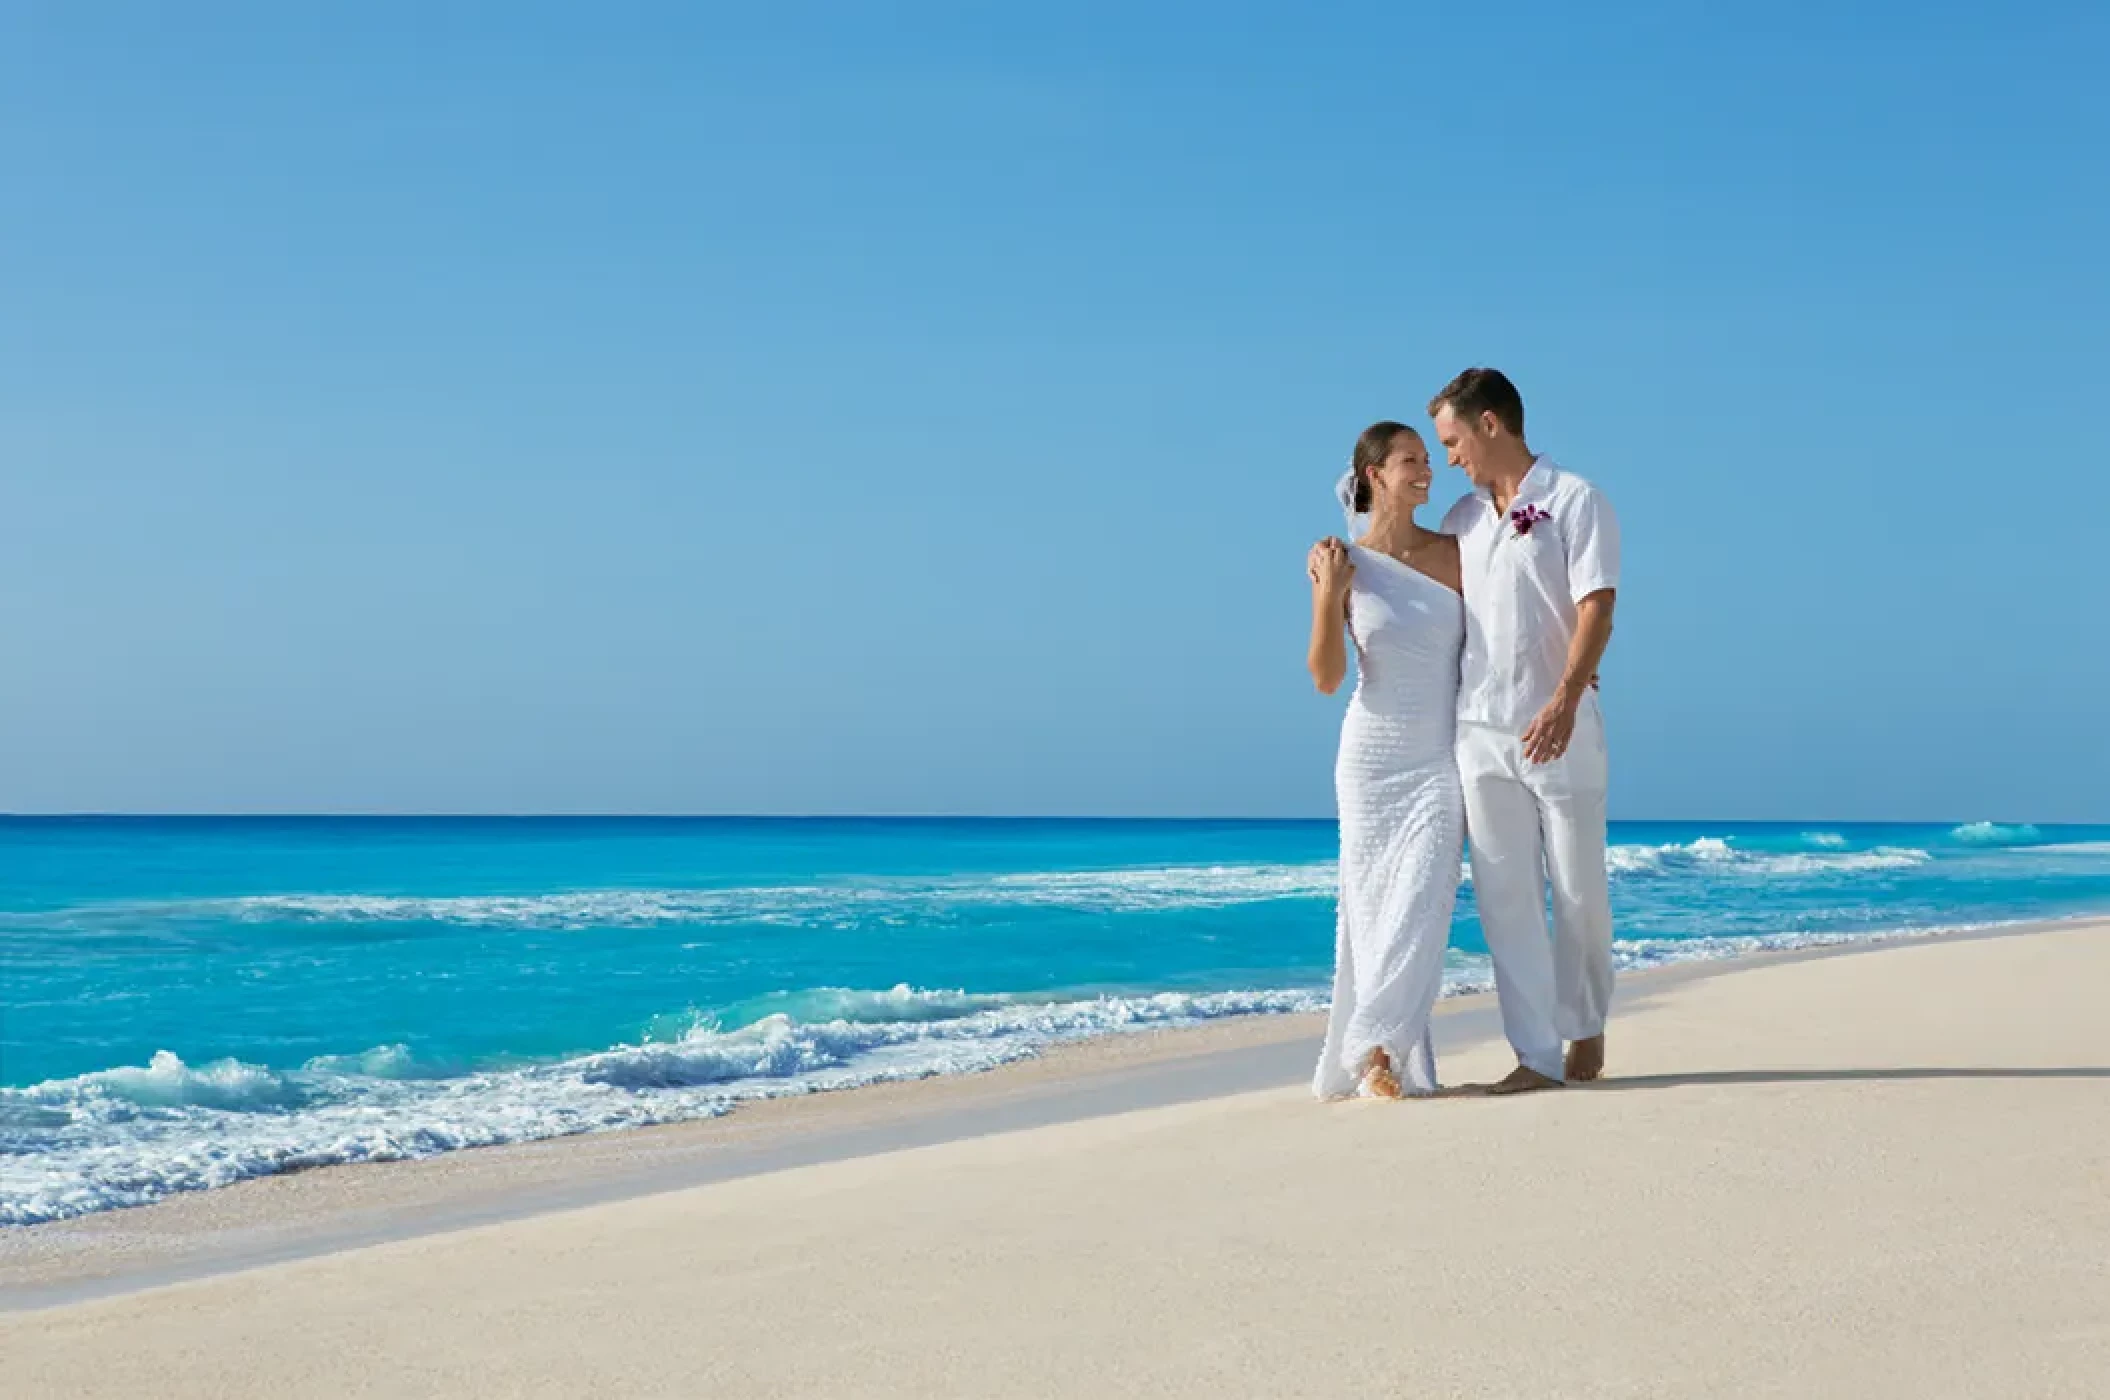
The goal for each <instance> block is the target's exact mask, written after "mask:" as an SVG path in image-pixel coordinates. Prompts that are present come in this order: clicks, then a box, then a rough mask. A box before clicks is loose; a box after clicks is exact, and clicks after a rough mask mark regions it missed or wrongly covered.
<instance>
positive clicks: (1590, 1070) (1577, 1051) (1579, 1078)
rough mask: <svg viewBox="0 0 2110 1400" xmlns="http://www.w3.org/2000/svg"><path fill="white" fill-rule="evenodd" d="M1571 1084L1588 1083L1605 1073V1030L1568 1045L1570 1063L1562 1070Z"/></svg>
mask: <svg viewBox="0 0 2110 1400" xmlns="http://www.w3.org/2000/svg"><path fill="white" fill-rule="evenodd" d="M1562 1073H1563V1074H1565V1075H1566V1076H1567V1080H1568V1082H1569V1083H1570V1084H1587V1083H1589V1082H1590V1081H1591V1080H1593V1079H1595V1078H1596V1077H1597V1076H1598V1075H1600V1074H1603V1073H1604V1032H1602V1031H1599V1032H1598V1033H1597V1034H1596V1035H1593V1036H1591V1037H1590V1038H1589V1039H1588V1040H1578V1041H1576V1042H1575V1043H1574V1044H1573V1045H1570V1046H1569V1047H1568V1065H1567V1068H1566V1069H1565V1070H1563V1071H1562Z"/></svg>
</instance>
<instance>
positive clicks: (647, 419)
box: [0, 0, 2110, 821]
mask: <svg viewBox="0 0 2110 1400" xmlns="http://www.w3.org/2000/svg"><path fill="white" fill-rule="evenodd" d="M325 10H327V11H328V13H327V14H325V13H324V11H325ZM882 11H883V14H882ZM2106 68H2110V17H2106V11H2105V10H2104V8H2103V7H2102V6H2100V5H2094V4H2068V5H2033V4H2028V3H2019V4H2007V5H2001V6H1984V5H1968V6H1967V5H1960V4H1945V3H1931V4H1919V5H1909V6H1908V5H1902V4H1900V5H1895V6H1837V5H1831V4H1825V5H1817V4H1801V3H1789V4H1780V3H1774V4H1768V5H1764V6H1755V5H1751V6H1747V5H1721V6H1716V5H1706V6H1702V5H1698V4H1682V5H1662V6H1633V5H1616V4H1615V5H1600V6H1583V5H1572V4H1518V5H1505V6H1469V5H1445V6H1420V5H1400V4H1342V5H1326V6H1270V7H1265V8H1262V7H1252V6H1245V5H1237V4H1223V3H1218V4H1211V5H1206V6H1203V5H1192V6H1171V5H1157V6H1137V5H1132V4H1100V3H1065V4H1062V5H1041V4H1033V5H1026V4H1017V5H982V4H954V5H908V6H899V7H896V6H888V7H878V6H847V5H845V6H840V7H822V6H816V5H806V4H796V3H787V4H769V5H756V4H745V5H738V6H731V5H727V6H716V5H711V6H706V5H701V4H696V5H687V4H626V5H614V6H588V5H575V4H562V5H558V4H533V5H530V4H506V5H500V4H495V3H494V4H481V5H470V4H450V5H428V4H423V3H419V4H403V3H386V4H384V3H376V4H365V5H356V6H332V7H319V6H292V5H286V6H281V5H269V4H263V3H253V4H246V5H231V4H199V5H184V6H173V5H161V4H154V5H147V4H122V3H118V4H99V5H77V4H62V3H58V0H46V2H45V3H25V2H24V0H14V2H13V3H0V643H4V646H5V657H4V661H0V667H4V670H0V679H4V684H0V809H4V810H14V811H47V810H147V811H230V810H232V811H241V810H263V811H343V810H380V811H458V812H477V811H692V812H958V813H1049V814H1055V813H1063V814H1070V813H1100V814H1197V815H1215V814H1223V815H1275V814H1285V815H1301V814H1322V813H1326V812H1328V811H1330V810H1331V801H1332V792H1331V781H1332V773H1331V770H1332V752H1333V745H1334V741H1335V734H1336V726H1337V724H1338V715H1339V708H1340V701H1339V700H1338V699H1334V700H1328V699H1326V698H1324V697H1320V696H1318V695H1316V694H1314V693H1313V692H1312V690H1311V688H1310V684H1309V682H1308V681H1307V679H1306V678H1305V675H1304V671H1303V653H1304V641H1305V628H1306V621H1307V615H1308V594H1307V592H1306V583H1305V579H1304V574H1303V558H1304V552H1305V550H1306V548H1307V547H1308V545H1309V544H1310V542H1311V540H1312V539H1313V538H1315V537H1316V536H1317V535H1319V534H1321V533H1324V532H1327V531H1329V530H1334V529H1337V528H1338V526H1339V519H1338V516H1337V514H1336V513H1335V511H1334V508H1333V505H1332V501H1331V496H1330V488H1331V484H1332V481H1333V478H1334V475H1335V474H1336V473H1337V472H1338V471H1339V470H1340V468H1341V467H1342V466H1343V465H1344V463H1345V459H1346V455H1347V452H1348V449H1349V447H1350V445H1351V443H1352V442H1353V440H1354V438H1355V436H1356V433H1357V432H1358V431H1359V430H1360V429H1361V428H1362V427H1363V426H1364V425H1365V424H1366V423H1368V422H1369V421H1371V420H1373V419H1377V418H1381V417H1402V418H1406V419H1408V420H1409V421H1420V420H1421V412H1422V406H1423V404H1424V403H1425V402H1426V400H1427V398H1428V396H1429V394H1430V393H1431V392H1432V391H1433V390H1434V389H1436V388H1437V387H1438V386H1440V385H1441V384H1442V383H1443V382H1444V381H1445V380H1446V379H1447V378H1449V377H1450V375H1451V374H1452V373H1453V372H1455V371H1456V370H1458V369H1460V368H1462V367H1464V366H1466V365H1469V364H1476V363H1487V364H1495V365H1499V366H1501V367H1502V368H1504V369H1506V370H1508V371H1509V372H1510V374H1511V375H1512V377H1514V378H1515V379H1516V380H1517V382H1518V383H1519V385H1520V386H1521V387H1522V389H1523V391H1524V395H1525V401H1526V404H1527V406H1528V410H1529V415H1530V423H1529V426H1530V436H1531V439H1532V442H1533V444H1534V446H1536V447H1538V448H1539V449H1540V450H1542V451H1547V452H1550V453H1552V454H1553V455H1555V456H1556V457H1558V458H1559V459H1561V460H1562V461H1563V462H1564V464H1566V465H1567V466H1568V467H1569V468H1570V469H1572V470H1575V471H1579V472H1581V473H1583V474H1584V475H1586V476H1589V477H1591V478H1592V479H1594V480H1595V481H1596V482H1597V483H1598V484H1599V485H1601V486H1602V487H1604V488H1605V489H1606V490H1607V491H1608V492H1609V494H1610V495H1611V497H1612V499H1613V500H1614V501H1615V503H1616V504H1617V505H1618V507H1619V509H1620V511H1621V514H1622V518H1623V521H1624V525H1625V533H1626V548H1627V567H1626V575H1625V580H1624V584H1625V586H1624V587H1623V589H1622V591H1621V598H1620V611H1619V629H1618V635H1617V639H1616V640H1615V642H1614V643H1613V649H1612V653H1611V656H1610V658H1609V659H1608V661H1607V664H1606V673H1605V674H1606V690H1605V698H1606V706H1607V710H1608V713H1609V716H1610V728H1611V737H1612V744H1613V761H1614V787H1613V808H1614V815H1615V816H1621V817H1690V818H1702V817H1725V818H1726V817H1752V818H1764V817H1779V818H1792V819H1821V818H1829V819H1833V820H1850V819H1855V818H1906V819H1917V818H1924V819H1929V820H1959V821H1960V820H1969V819H1978V818H1992V819H2002V820H2037V821H2052V820H2060V819H2065V820H2089V819H2093V820H2097V821H2103V820H2110V622H2106V618H2105V611H2106V605H2110V486H2106V474H2110V466H2106V463H2105V461H2104V459H2103V454H2104V447H2103V436H2104V424H2103V422H2102V421H2101V420H2102V416H2103V414H2104V413H2105V412H2110V335H2106V326H2110V274H2106V250H2110V156H2106V154H2105V153H2106V151H2110V83H2106V82H2105V81H2104V77H2103V75H2104V73H2105V71H2106ZM1462 490H1463V482H1462V478H1460V477H1459V475H1458V474H1457V473H1456V472H1455V471H1452V470H1450V469H1448V468H1445V469H1442V471H1441V473H1440V474H1439V477H1438V489H1437V495H1438V502H1437V508H1436V509H1432V510H1431V512H1430V517H1431V519H1433V517H1434V516H1435V515H1436V514H1437V513H1438V510H1440V507H1441V505H1442V504H1443V503H1444V501H1446V500H1447V499H1448V498H1449V497H1450V496H1452V495H1455V494H1456V493H1458V492H1459V491H1462Z"/></svg>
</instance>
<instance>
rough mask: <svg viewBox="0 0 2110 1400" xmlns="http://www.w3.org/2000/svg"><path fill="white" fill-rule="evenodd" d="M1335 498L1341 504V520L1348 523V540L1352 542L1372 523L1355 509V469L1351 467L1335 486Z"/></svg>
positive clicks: (1365, 515)
mask: <svg viewBox="0 0 2110 1400" xmlns="http://www.w3.org/2000/svg"><path fill="white" fill-rule="evenodd" d="M1333 498H1334V500H1336V501H1338V502H1339V503H1340V506H1341V519H1342V520H1343V521H1345V522H1346V523H1347V526H1348V538H1349V539H1350V540H1351V541H1352V540H1354V539H1355V538H1356V537H1357V536H1358V535H1360V534H1362V533H1363V531H1364V529H1365V527H1367V526H1368V525H1369V523H1370V517H1369V516H1368V515H1367V514H1363V513H1359V512H1358V511H1357V510H1356V508H1355V468H1353V467H1350V468H1349V469H1348V470H1347V471H1344V472H1342V473H1341V479H1340V480H1339V481H1336V482H1335V483H1334V484H1333Z"/></svg>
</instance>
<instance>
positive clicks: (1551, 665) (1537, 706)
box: [1443, 457, 1619, 734]
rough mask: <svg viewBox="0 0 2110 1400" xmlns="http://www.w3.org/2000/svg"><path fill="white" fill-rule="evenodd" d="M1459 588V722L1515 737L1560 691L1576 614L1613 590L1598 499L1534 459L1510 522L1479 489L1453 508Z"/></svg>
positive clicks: (1615, 582)
mask: <svg viewBox="0 0 2110 1400" xmlns="http://www.w3.org/2000/svg"><path fill="white" fill-rule="evenodd" d="M1443 532H1444V533H1445V534H1447V535H1456V536H1457V537H1458V558H1459V564H1460V566H1461V570H1462V572H1463V574H1464V583H1465V656H1464V660H1463V662H1462V663H1461V665H1462V673H1461V677H1460V689H1459V694H1458V718H1459V720H1460V721H1461V722H1463V723H1467V724H1485V725H1492V726H1494V727H1495V728H1498V729H1503V730H1507V731H1509V732H1511V733H1515V734H1521V733H1523V732H1524V730H1526V729H1528V728H1529V727H1530V726H1531V721H1532V720H1534V719H1536V718H1537V717H1538V713H1539V711H1540V710H1542V709H1544V708H1545V707H1546V704H1547V702H1548V701H1550V700H1552V698H1553V695H1554V692H1555V691H1557V690H1559V689H1560V680H1561V675H1562V673H1563V672H1565V671H1566V670H1567V666H1568V647H1569V644H1570V643H1572V642H1573V641H1574V640H1575V625H1576V605H1577V604H1578V603H1580V602H1581V601H1582V600H1583V599H1585V598H1587V597H1589V596H1590V595H1591V594H1592V593H1596V592H1599V591H1601V590H1603V589H1607V588H1612V589H1616V588H1617V587H1618V586H1619V520H1618V517H1617V516H1615V515H1614V514H1613V513H1612V503H1611V502H1610V501H1608V500H1606V499H1605V497H1604V493H1603V492H1601V491H1599V490H1598V489H1597V488H1596V487H1594V486H1592V485H1591V484H1590V483H1589V482H1587V481H1585V480H1583V479H1582V478H1581V477H1579V476H1576V475H1573V474H1572V473H1569V472H1564V471H1562V470H1561V469H1560V468H1559V467H1558V466H1556V465H1554V463H1553V461H1552V460H1551V459H1550V458H1546V457H1540V458H1539V459H1538V460H1537V461H1535V462H1533V463H1532V467H1531V471H1530V472H1529V473H1528V474H1527V475H1526V476H1525V477H1524V480H1523V482H1522V483H1521V484H1520V485H1519V487H1518V488H1517V496H1516V499H1515V500H1514V501H1511V502H1510V503H1509V514H1507V515H1497V514H1496V513H1495V505H1494V499H1493V497H1492V496H1490V495H1489V494H1488V493H1487V492H1486V491H1484V490H1475V491H1474V492H1473V494H1471V495H1470V496H1467V497H1465V498H1464V499H1463V500H1461V501H1459V502H1458V504H1456V505H1455V506H1452V507H1451V509H1450V513H1449V514H1448V515H1446V516H1444V518H1443Z"/></svg>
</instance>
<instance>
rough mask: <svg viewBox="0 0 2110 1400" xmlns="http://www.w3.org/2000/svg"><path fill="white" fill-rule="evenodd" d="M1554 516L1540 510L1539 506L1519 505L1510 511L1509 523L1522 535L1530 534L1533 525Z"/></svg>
mask: <svg viewBox="0 0 2110 1400" xmlns="http://www.w3.org/2000/svg"><path fill="white" fill-rule="evenodd" d="M1552 518H1553V517H1552V516H1551V515H1549V514H1547V513H1546V512H1545V511H1543V510H1540V509H1539V508H1538V507H1537V506H1518V507H1517V508H1516V509H1515V510H1513V511H1511V512H1510V513H1509V524H1510V528H1511V529H1513V530H1515V531H1516V532H1517V534H1518V535H1520V536H1521V535H1528V534H1530V533H1531V527H1532V526H1534V525H1536V524H1538V523H1539V522H1540V521H1541V520H1551V519H1552Z"/></svg>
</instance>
